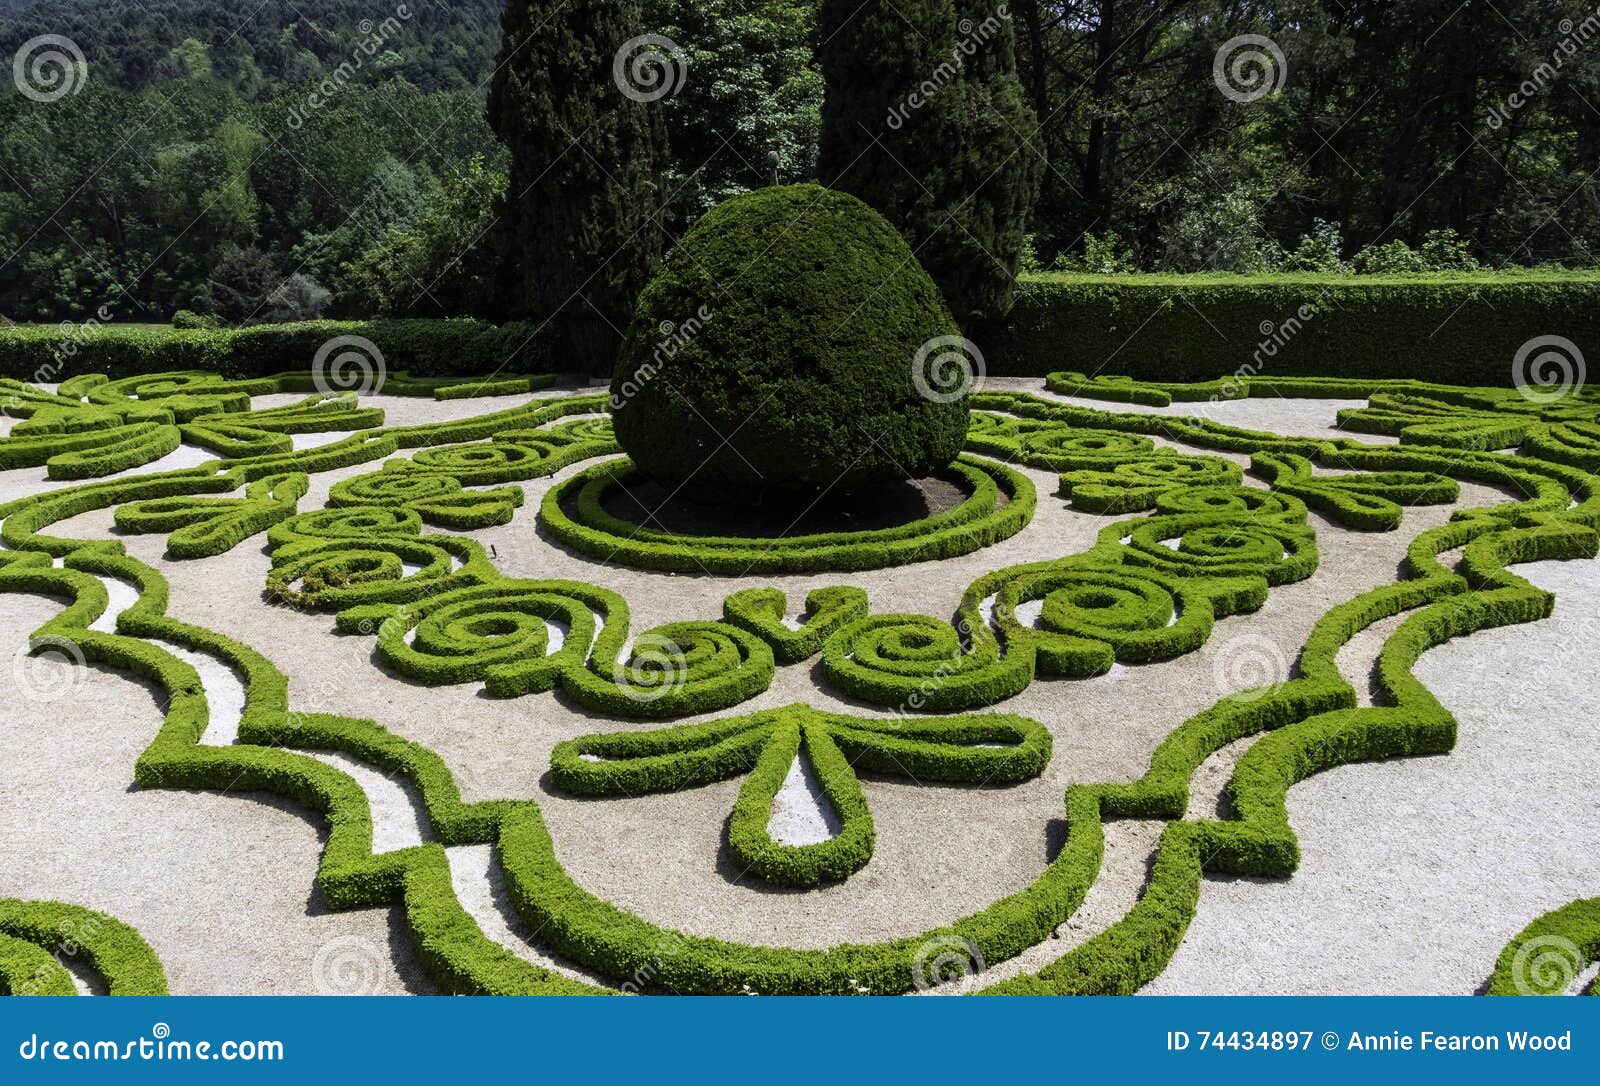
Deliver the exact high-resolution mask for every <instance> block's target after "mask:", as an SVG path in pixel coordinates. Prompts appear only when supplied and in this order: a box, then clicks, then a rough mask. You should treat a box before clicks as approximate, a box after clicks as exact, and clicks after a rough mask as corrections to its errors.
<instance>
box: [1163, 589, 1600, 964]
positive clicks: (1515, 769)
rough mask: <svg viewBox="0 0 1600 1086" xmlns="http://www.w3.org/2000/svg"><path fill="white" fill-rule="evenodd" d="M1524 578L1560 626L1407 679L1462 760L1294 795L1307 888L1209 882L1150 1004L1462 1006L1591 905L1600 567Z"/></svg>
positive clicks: (1596, 825) (1502, 636) (1499, 640)
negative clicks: (1555, 914) (1561, 919)
mask: <svg viewBox="0 0 1600 1086" xmlns="http://www.w3.org/2000/svg"><path fill="white" fill-rule="evenodd" d="M1518 572H1519V573H1521V574H1522V575H1523V576H1525V577H1527V578H1528V579H1529V580H1531V581H1533V582H1534V583H1535V584H1537V585H1539V586H1540V587H1542V588H1546V589H1549V590H1551V591H1553V592H1555V593H1556V596H1557V601H1558V602H1557V605H1556V614H1555V616H1554V618H1552V619H1551V620H1550V621H1547V622H1540V623H1534V624H1532V625H1523V626H1512V627H1508V628H1505V629H1500V630H1488V631H1484V632H1482V633H1478V634H1474V635H1473V636H1472V637H1470V638H1465V639H1462V640H1458V641H1453V642H1450V643H1449V644H1447V645H1443V646H1441V647H1439V648H1437V649H1434V650H1433V651H1432V652H1430V653H1428V654H1427V655H1426V656H1424V657H1423V658H1422V660H1421V662H1420V664H1419V665H1418V667H1417V677H1418V678H1420V679H1421V680H1422V681H1423V682H1424V683H1426V684H1427V685H1428V688H1429V689H1431V690H1432V691H1433V692H1434V694H1435V695H1436V696H1437V697H1438V698H1439V700H1440V701H1441V702H1442V703H1443V704H1444V706H1445V708H1447V709H1449V710H1450V711H1451V712H1452V713H1453V714H1455V716H1456V719H1457V720H1458V721H1459V722H1460V725H1461V732H1460V739H1459V744H1458V746H1457V748H1456V750H1455V751H1453V752H1452V753H1451V754H1449V755H1447V756H1444V757H1437V758H1417V759H1409V760H1403V761H1392V762H1381V763H1377V764H1372V765H1358V766H1346V767H1343V768H1339V769H1335V770H1332V771H1330V772H1327V773H1323V774H1321V775H1320V776H1317V777H1314V778H1312V779H1311V780H1309V781H1306V782H1304V783H1302V784H1300V785H1297V786H1296V787H1295V788H1294V789H1292V790H1291V791H1290V793H1289V815H1290V818H1291V820H1292V822H1293V824H1294V826H1295V828H1296V829H1297V830H1298V831H1299V834H1300V847H1301V849H1302V851H1303V852H1304V857H1305V858H1304V861H1303V863H1302V867H1301V870H1300V871H1299V873H1297V874H1296V875H1295V876H1294V878H1292V879H1289V880H1287V881H1261V880H1251V879H1226V880H1219V879H1211V880H1207V881H1206V883H1205V885H1204V887H1203V889H1202V892H1201V899H1200V908H1199V911H1198V914H1197V916H1196V917H1195V921H1194V923H1193V924H1192V925H1191V926H1190V928H1189V934H1188V936H1187V937H1186V938H1185V940H1184V942H1183V945H1182V946H1181V947H1180V948H1179V950H1178V953H1177V955H1176V956H1175V957H1174V958H1173V961H1172V964H1171V965H1170V966H1169V967H1168V969H1167V971H1166V972H1165V973H1164V974H1162V976H1161V977H1160V978H1158V979H1157V980H1156V981H1155V983H1153V984H1151V985H1150V986H1149V987H1148V988H1147V989H1146V991H1148V992H1151V993H1154V994H1161V995H1177V994H1284V993H1298V994H1308V995H1309V994H1315V995H1331V994H1375V995H1403V994H1458V995H1465V994H1470V993H1472V992H1474V991H1477V990H1478V989H1479V987H1480V986H1481V985H1482V984H1483V983H1484V982H1485V981H1486V980H1487V979H1488V975H1489V972H1490V970H1491V969H1492V968H1493V966H1494V961H1495V958H1496V957H1497V956H1498V955H1499V953H1500V950H1501V948H1502V947H1504V946H1505V945H1506V943H1507V942H1509V941H1510V939H1511V938H1512V936H1514V935H1516V933H1517V932H1519V931H1521V930H1522V928H1523V927H1525V926H1526V925H1527V924H1528V922H1529V921H1530V920H1532V919H1533V918H1534V917H1536V916H1539V915H1541V914H1542V913H1545V912H1548V911H1549V910H1551V909H1554V908H1557V907H1559V906H1561V905H1565V904H1566V903H1567V902H1569V901H1572V900H1574V899H1576V898H1580V897H1593V896H1595V895H1596V893H1600V850H1596V848H1595V841H1596V840H1600V790H1597V788H1596V784H1595V782H1596V781H1600V690H1597V689H1596V688H1595V686H1594V683H1593V682H1592V681H1591V680H1592V677H1593V675H1594V674H1595V669H1596V667H1597V665H1600V619H1597V618H1596V616H1595V610H1594V603H1593V601H1594V599H1595V597H1596V593H1600V564H1597V563H1594V562H1543V563H1538V564H1535V565H1528V566H1520V567H1518Z"/></svg>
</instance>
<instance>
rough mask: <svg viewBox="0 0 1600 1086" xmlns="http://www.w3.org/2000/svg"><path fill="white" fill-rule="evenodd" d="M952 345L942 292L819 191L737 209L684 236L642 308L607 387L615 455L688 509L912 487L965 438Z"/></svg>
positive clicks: (842, 199)
mask: <svg viewBox="0 0 1600 1086" xmlns="http://www.w3.org/2000/svg"><path fill="white" fill-rule="evenodd" d="M953 342H957V333H956V329H955V325H954V323H953V322H952V320H951V318H950V314H949V311H948V310H947V309H946V308H945V304H944V301H943V299H942V298H941V297H940V294H939V290H938V288H937V287H936V286H934V284H933V281H932V280H931V279H930V278H929V277H928V274H927V273H926V272H925V271H923V269H922V267H921V266H920V265H919V264H918V263H917V260H916V257H915V256H914V255H913V254H912V252H911V249H910V248H909V247H908V246H907V244H906V242H905V241H904V240H903V239H902V238H901V237H900V235H899V233H898V232H896V231H895V229H894V228H893V227H892V226H890V225H889V223H888V222H887V221H885V220H884V218H883V217H882V216H881V215H879V214H878V213H877V212H876V211H873V210H872V209H871V208H869V207H868V206H867V205H866V204H864V203H862V202H861V201H860V200H858V199H856V198H855V197H854V196H849V195H846V194H844V193H840V192H834V191H831V190H829V189H824V188H822V187H820V186H817V185H790V186H785V187H781V188H769V189H762V190H760V191H757V192H752V193H748V194H746V195H744V196H739V197H736V198H735V199H732V200H729V201H727V202H725V203H723V204H721V205H719V206H717V207H716V208H714V209H713V210H712V211H710V212H709V213H708V214H707V215H706V216H705V217H704V218H702V219H701V220H700V221H699V222H698V223H697V224H696V225H695V227H694V228H693V229H692V230H690V231H689V232H688V233H687V234H686V235H684V237H683V239H682V240H681V241H680V242H679V243H678V245H677V247H676V248H675V249H674V250H673V252H672V254H671V255H670V256H669V257H668V259H667V263H666V265H665V267H664V268H663V269H662V270H661V271H660V272H659V273H658V274H657V276H656V277H655V279H654V280H653V281H652V282H651V283H650V285H649V287H648V288H647V289H646V290H645V292H644V294H643V295H642V296H641V298H640V300H639V307H638V310H637V311H636V313H635V315H634V320H633V324H632V326H631V327H630V328H629V330H628V334H627V338H626V340H625V342H624V345H623V349H622V354H621V356H620V358H619V360H618V363H617V371H616V375H615V377H614V378H613V380H612V383H611V392H612V397H611V407H612V412H613V421H614V422H615V425H616V435H617V440H618V441H619V442H620V443H621V445H622V447H623V448H624V449H625V450H626V451H627V452H628V454H629V455H630V456H631V457H632V458H633V460H634V462H635V463H636V464H637V465H638V467H639V469H640V471H642V472H643V473H644V474H645V475H647V476H649V477H650V478H652V479H654V480H655V481H656V482H658V483H660V484H661V485H662V486H664V487H667V488H668V489H670V490H672V491H675V492H677V493H678V494H680V495H681V496H683V497H689V498H693V499H694V500H697V501H709V502H726V501H744V500H751V499H754V498H757V497H763V496H772V497H775V498H799V499H807V498H811V497H815V496H816V495H819V494H822V493H824V492H827V493H828V494H829V495H830V496H832V495H835V494H847V493H851V492H854V491H859V490H863V489H867V488H871V487H875V486H881V485H886V484H889V483H894V482H901V481H904V480H906V479H911V478H920V477H922V476H925V475H928V474H930V473H932V472H935V471H937V470H939V469H940V468H943V467H945V466H946V465H948V464H949V463H950V462H951V461H952V460H953V459H955V457H956V454H957V453H958V452H960V450H961V445H962V441H963V439H964V438H965V435H966V429H967V404H966V395H965V391H966V390H965V387H964V386H962V385H957V386H956V387H954V388H951V387H950V385H949V383H948V379H949V372H950V371H949V361H950V357H949V356H950V344H951V343H953ZM941 367H943V369H944V372H943V373H938V372H935V371H937V370H939V369H940V368H941ZM941 380H944V381H945V382H946V383H945V384H942V385H941V383H940V381H941Z"/></svg>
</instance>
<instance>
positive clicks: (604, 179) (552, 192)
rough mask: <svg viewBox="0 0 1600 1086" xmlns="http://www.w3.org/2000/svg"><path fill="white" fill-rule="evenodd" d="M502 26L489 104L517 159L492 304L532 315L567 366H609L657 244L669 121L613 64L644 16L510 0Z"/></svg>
mask: <svg viewBox="0 0 1600 1086" xmlns="http://www.w3.org/2000/svg"><path fill="white" fill-rule="evenodd" d="M500 25H501V27H502V30H503V34H502V37H501V41H500V56H499V59H498V62H497V63H496V65H495V69H494V74H493V79H492V82H491V84H490V87H489V101H488V113H489V125H490V127H492V128H493V129H494V131H495V135H496V136H498V137H499V138H500V142H501V143H503V144H505V146H506V148H507V150H508V151H510V155H511V165H510V184H509V185H508V188H507V193H506V196H505V198H504V199H503V200H502V201H500V202H499V206H498V207H497V211H498V214H497V216H496V224H497V225H496V229H497V230H498V234H497V237H496V247H497V248H498V250H499V253H500V257H501V259H500V267H499V270H498V271H499V274H498V279H499V281H500V284H501V286H500V293H501V297H500V298H499V299H497V300H496V302H497V308H498V309H499V310H501V311H502V312H504V313H505V314H506V315H508V316H511V317H514V318H517V319H526V320H531V321H536V322H539V323H540V325H541V326H542V331H541V333H540V337H541V340H542V341H543V343H544V346H545V349H546V350H548V351H549V352H550V354H549V356H550V357H551V358H555V359H559V360H560V362H559V364H560V365H561V366H563V367H564V368H566V369H569V370H578V371H581V372H583V373H590V374H596V375H601V374H606V373H610V372H611V368H612V366H613V365H615V363H616V359H617V347H618V344H619V342H620V341H619V338H618V333H617V329H621V328H625V327H627V324H628V317H629V314H630V313H631V312H632V311H633V305H634V301H635V300H636V298H637V297H638V294H639V291H640V290H641V289H642V288H643V287H644V284H645V281H646V280H647V279H648V278H649V275H650V270H651V268H652V266H653V265H654V263H655V262H656V260H657V258H658V257H659V256H660V255H661V236H662V233H663V231H662V229H661V227H660V225H659V223H658V222H657V218H658V216H659V214H660V212H661V209H662V206H663V204H664V193H663V192H662V189H661V185H662V179H661V176H660V170H661V167H662V165H663V160H664V159H665V156H666V128H665V125H664V120H663V117H662V114H661V112H660V110H656V109H651V108H650V106H649V104H648V103H647V102H645V101H644V100H642V99H641V97H640V96H639V95H638V94H637V93H625V91H624V88H623V87H621V86H619V85H618V83H617V82H616V80H615V79H614V76H613V70H614V67H615V66H614V65H613V64H612V63H611V60H612V58H613V57H614V56H619V54H618V50H619V49H622V48H623V47H624V43H625V42H628V41H629V40H630V39H633V38H635V37H636V36H637V35H639V34H640V33H641V28H642V27H643V26H644V18H643V15H642V12H641V10H640V6H639V3H638V0H589V2H588V3H584V4H577V5H569V4H567V3H565V2H564V0H563V2H551V0H511V2H510V3H509V4H508V5H507V7H506V10H505V13H504V14H503V15H502V16H501V22H500ZM634 60H636V58H634V57H628V56H620V57H619V60H618V63H622V64H627V63H629V62H631V61H634ZM645 63H648V57H647V58H646V61H645ZM625 74H627V75H632V74H633V73H632V71H631V70H630V71H628V72H626V73H625ZM655 74H656V75H658V76H660V75H662V73H660V72H657V73H655ZM626 89H627V90H630V91H632V90H637V89H641V88H635V87H633V85H632V84H631V83H629V84H628V86H627V88H626ZM642 89H648V88H642Z"/></svg>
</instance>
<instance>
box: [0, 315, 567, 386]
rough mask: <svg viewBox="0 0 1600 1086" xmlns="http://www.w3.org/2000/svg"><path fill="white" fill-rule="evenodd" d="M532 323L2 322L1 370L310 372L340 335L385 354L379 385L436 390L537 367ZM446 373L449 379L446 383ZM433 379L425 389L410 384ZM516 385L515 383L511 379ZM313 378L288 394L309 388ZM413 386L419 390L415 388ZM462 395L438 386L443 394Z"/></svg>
mask: <svg viewBox="0 0 1600 1086" xmlns="http://www.w3.org/2000/svg"><path fill="white" fill-rule="evenodd" d="M533 332H534V330H533V329H532V328H530V327H528V326H527V325H521V324H504V325H499V326H496V325H492V324H486V323H483V322H481V321H474V320H448V321H443V320H377V321H306V322H302V323H295V324H262V325H255V326H252V327H249V328H243V329H227V328H222V329H197V328H177V327H173V328H161V327H144V326H129V325H114V324H113V325H101V326H95V327H90V326H84V327H82V328H79V329H75V330H74V331H73V333H72V334H71V335H65V336H64V335H63V333H62V331H61V330H60V329H58V328H55V327H44V326H22V327H16V328H0V377H4V376H10V377H14V378H20V379H26V380H34V381H50V380H52V379H60V378H62V377H65V376H68V375H69V374H70V375H75V376H93V375H110V376H114V377H124V376H130V375H140V374H143V375H153V374H161V373H165V372H167V371H169V370H172V369H174V368H177V369H191V370H218V371H221V372H223V373H225V374H227V375H229V376H230V377H249V378H259V377H268V376H271V377H277V376H279V375H280V374H283V373H284V372H285V371H289V373H291V374H293V373H296V372H298V373H299V374H301V375H305V374H308V373H309V371H310V368H311V366H312V363H313V362H314V361H315V360H316V357H317V352H318V351H319V350H320V349H321V348H322V347H323V346H324V345H325V344H326V343H328V341H330V340H332V339H335V338H337V337H339V336H359V337H361V338H363V339H366V340H369V341H371V342H372V343H373V344H375V345H376V346H377V348H378V351H379V352H380V353H381V354H382V355H383V361H384V365H385V368H386V369H387V370H388V378H387V379H386V381H385V383H384V390H386V391H388V392H391V393H394V394H396V395H402V396H404V395H412V394H420V395H430V396H431V395H434V394H435V392H434V390H435V388H436V387H437V386H439V385H452V384H454V385H461V384H462V381H461V380H460V379H461V378H463V377H468V376H471V375H473V374H484V373H504V372H506V371H507V370H508V369H515V370H527V369H532V368H533V365H534V359H533V357H531V356H532V354H533V347H532V340H533ZM445 377H451V378H454V380H443V378H445ZM420 380H432V382H433V383H432V384H430V385H428V386H427V387H426V388H420V389H419V386H418V385H417V384H416V382H417V381H420ZM551 380H552V378H551V377H550V376H549V375H545V376H542V377H537V378H530V377H526V376H521V375H519V376H517V377H514V378H513V377H509V376H507V377H501V378H497V381H499V382H502V383H500V384H499V385H498V386H497V387H498V388H499V389H500V391H513V390H525V389H531V388H533V387H535V386H536V385H537V386H540V387H542V386H543V385H546V384H548V383H550V381H551ZM518 382H520V389H519V388H518V387H517V383H518ZM314 390H315V389H314V386H313V385H312V383H311V381H310V380H309V378H307V379H305V380H301V381H299V382H291V383H290V384H286V385H285V386H284V387H283V388H282V390H281V391H284V392H311V391H314ZM414 390H415V391H414ZM452 394H455V395H460V394H463V393H461V392H460V391H459V390H458V391H457V392H456V393H451V392H450V391H449V390H445V391H444V395H445V396H446V397H448V396H450V395H452Z"/></svg>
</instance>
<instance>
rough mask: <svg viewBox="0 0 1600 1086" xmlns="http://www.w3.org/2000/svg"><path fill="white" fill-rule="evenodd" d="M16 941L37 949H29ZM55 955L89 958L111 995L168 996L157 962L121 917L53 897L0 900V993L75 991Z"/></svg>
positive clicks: (36, 993)
mask: <svg viewBox="0 0 1600 1086" xmlns="http://www.w3.org/2000/svg"><path fill="white" fill-rule="evenodd" d="M19 943H22V944H26V945H27V946H31V947H32V948H34V950H35V951H36V952H37V953H28V952H27V951H26V950H25V949H24V947H22V946H18V945H17V944H19ZM57 953H63V954H65V955H66V956H67V957H76V956H77V955H78V954H82V955H84V956H85V957H86V958H88V960H89V963H90V964H91V965H93V966H94V969H95V971H96V972H97V973H99V974H100V975H101V977H103V978H104V979H105V982H106V991H107V993H108V994H110V995H115V996H129V995H166V994H167V974H166V972H165V971H164V970H163V969H162V968H161V960H160V959H159V958H157V957H156V954H155V951H153V950H151V949H150V944H148V943H146V942H145V941H144V940H143V939H142V938H140V937H139V933H138V932H136V931H134V930H133V929H132V928H130V927H129V926H128V925H126V924H124V923H123V922H122V921H120V920H118V919H116V918H115V917H111V916H107V915H106V914H105V913H99V912H95V911H94V910H92V909H84V908H80V907H79V906H77V905H64V904H62V903H61V902H58V901H18V900H17V899H16V898H0V992H7V993H9V994H11V995H76V994H77V991H76V989H75V987H74V985H73V983H72V977H71V975H70V974H68V973H67V971H66V970H65V969H63V968H62V967H61V966H60V965H59V964H57V960H56V958H55V957H54V955H55V954H57ZM41 955H42V958H41ZM52 967H53V968H52ZM63 977H65V985H64V986H63V983H62V978H63Z"/></svg>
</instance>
